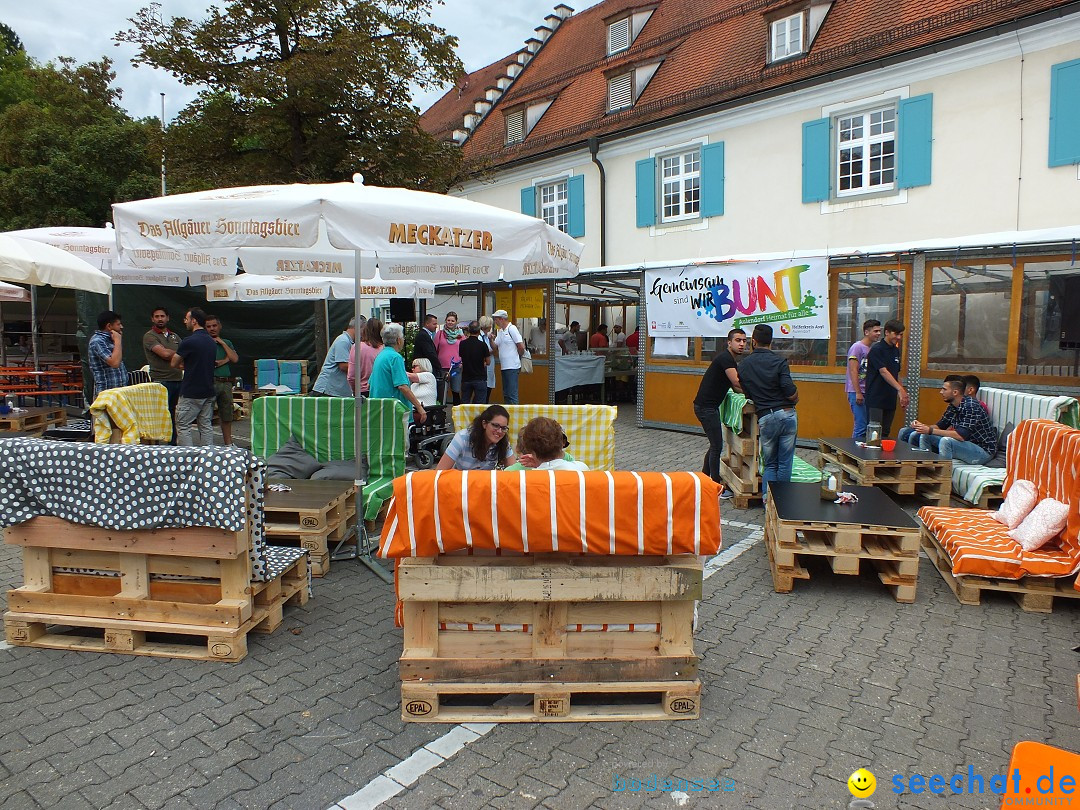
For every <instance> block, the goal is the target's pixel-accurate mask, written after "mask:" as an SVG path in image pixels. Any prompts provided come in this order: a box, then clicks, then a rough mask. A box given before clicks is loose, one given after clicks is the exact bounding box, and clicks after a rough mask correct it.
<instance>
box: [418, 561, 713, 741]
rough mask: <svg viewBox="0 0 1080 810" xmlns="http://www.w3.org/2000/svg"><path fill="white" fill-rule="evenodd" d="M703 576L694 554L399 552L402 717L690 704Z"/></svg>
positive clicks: (440, 719)
mask: <svg viewBox="0 0 1080 810" xmlns="http://www.w3.org/2000/svg"><path fill="white" fill-rule="evenodd" d="M701 583H702V563H701V559H700V558H698V557H694V556H671V557H595V556H581V555H577V556H574V555H569V554H542V555H526V556H521V557H508V556H500V557H493V556H475V557H473V556H454V555H448V556H441V557H435V558H430V557H414V558H406V559H402V560H400V561H399V562H398V593H399V596H400V598H401V600H402V605H403V611H404V617H403V626H404V635H405V645H404V652H403V654H402V656H401V660H400V663H399V666H400V673H401V680H402V686H401V697H402V718H403V719H404V720H407V721H414V722H437V723H460V722H470V721H476V722H581V721H600V720H663V719H668V720H679V719H693V718H696V717H698V715H699V702H700V692H701V682H700V681H699V680H698V677H697V675H698V661H699V659H698V657H697V656H696V655H695V654H694V637H693V632H694V631H693V623H694V606H695V600H697V599H699V598H700V597H701Z"/></svg>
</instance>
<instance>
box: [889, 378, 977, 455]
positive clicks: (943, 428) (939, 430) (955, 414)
mask: <svg viewBox="0 0 1080 810" xmlns="http://www.w3.org/2000/svg"><path fill="white" fill-rule="evenodd" d="M941 398H942V399H943V400H945V402H947V403H948V404H949V406H948V407H947V408H946V409H945V413H944V415H942V417H941V419H939V420H938V422H937V424H936V425H924V424H923V423H922V422H920V421H919V420H918V419H916V420H915V421H914V422H912V423H911V427H910V428H904V430H901V431H900V439H901V441H903V440H904V439H905V438H907V436H905V432H906V431H908V430H910V431H913V432H914V433H915V434H918V436H919V446H920V447H922V449H923V450H936V451H937V452H938V454H939V455H940V456H941V457H942V458H951V459H955V460H956V461H960V462H963V463H964V464H985V463H986V462H987V461H989V460H990V459H991V458H993V457H994V454H995V453H996V452H997V442H998V435H997V429H996V428H995V427H994V426H993V424H992V423H991V422H990V416H989V415H988V414H987V413H986V409H984V408H983V406H982V405H980V404H979V401H978V400H977V399H975V398H974V397H968V396H964V381H963V379H959V380H946V381H945V382H944V384H942V386H941Z"/></svg>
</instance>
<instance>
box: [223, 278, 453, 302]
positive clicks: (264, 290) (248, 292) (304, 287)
mask: <svg viewBox="0 0 1080 810" xmlns="http://www.w3.org/2000/svg"><path fill="white" fill-rule="evenodd" d="M355 294H356V284H355V281H354V280H353V279H352V278H351V277H350V278H335V277H332V276H260V275H256V274H254V273H241V274H240V275H238V276H233V277H232V278H228V279H225V280H223V281H213V282H209V283H207V285H206V300H207V301H279V300H291V301H297V300H298V301H319V300H325V299H327V298H334V299H339V300H340V299H345V300H349V299H352V298H353V297H354V296H355ZM360 295H361V297H363V298H431V297H432V296H433V295H435V285H434V284H431V283H429V282H426V281H407V280H401V281H395V282H388V281H384V280H383V279H381V278H374V279H366V280H364V282H363V283H362V284H361V287H360Z"/></svg>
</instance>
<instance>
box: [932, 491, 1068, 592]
mask: <svg viewBox="0 0 1080 810" xmlns="http://www.w3.org/2000/svg"><path fill="white" fill-rule="evenodd" d="M992 514H993V512H991V511H988V510H985V509H951V508H947V507H939V506H924V507H923V508H922V509H920V510H919V517H920V518H921V519H922V521H923V523H925V524H926V528H928V529H929V530H930V531H931V532H933V534H934V537H936V538H937V539H938V542H939V543H941V545H942V548H944V549H945V551H946V552H947V553H948V555H949V559H950V560H952V572H953V573H954V574H969V575H971V576H977V577H998V578H1001V579H1021V578H1022V577H1026V576H1034V577H1063V576H1068V575H1069V574H1074V573H1076V571H1077V570H1078V569H1080V555H1076V554H1073V553H1070V552H1069V551H1068V550H1067V549H1063V548H1062V546H1061V545H1060V544H1054V543H1053V541H1052V545H1049V546H1044V547H1043V548H1041V549H1039V550H1038V551H1024V550H1023V549H1022V548H1021V547H1020V544H1019V543H1017V542H1016V541H1015V540H1013V539H1012V538H1011V537H1009V535H1008V533H1007V532H1008V529H1007V528H1006V527H1005V526H1003V525H1001V524H1000V523H998V522H997V521H996V520H994V519H993V518H992V517H990V516H991V515H992Z"/></svg>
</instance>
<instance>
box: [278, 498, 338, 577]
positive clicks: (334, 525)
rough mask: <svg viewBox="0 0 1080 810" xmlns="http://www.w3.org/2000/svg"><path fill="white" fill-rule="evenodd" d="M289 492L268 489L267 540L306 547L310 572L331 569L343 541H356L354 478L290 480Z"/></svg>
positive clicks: (316, 573)
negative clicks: (350, 479)
mask: <svg viewBox="0 0 1080 810" xmlns="http://www.w3.org/2000/svg"><path fill="white" fill-rule="evenodd" d="M287 486H289V487H290V490H289V491H287V492H274V491H272V490H271V491H268V492H267V493H266V502H265V504H264V507H263V508H264V511H265V513H266V537H267V541H268V542H271V543H274V544H275V545H280V546H299V547H300V548H304V549H307V551H308V555H309V557H310V560H311V575H312V576H313V577H321V576H325V575H326V574H327V573H328V572H329V571H330V554H331V552H332V551H333V550H334V549H335V548H336V547H337V546H338V545H340V544H342V541H343V540H344V541H346V544H349V545H355V544H356V543H357V533H356V486H355V485H354V484H353V483H352V482H351V481H304V480H300V481H294V480H289V481H288V482H287Z"/></svg>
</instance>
